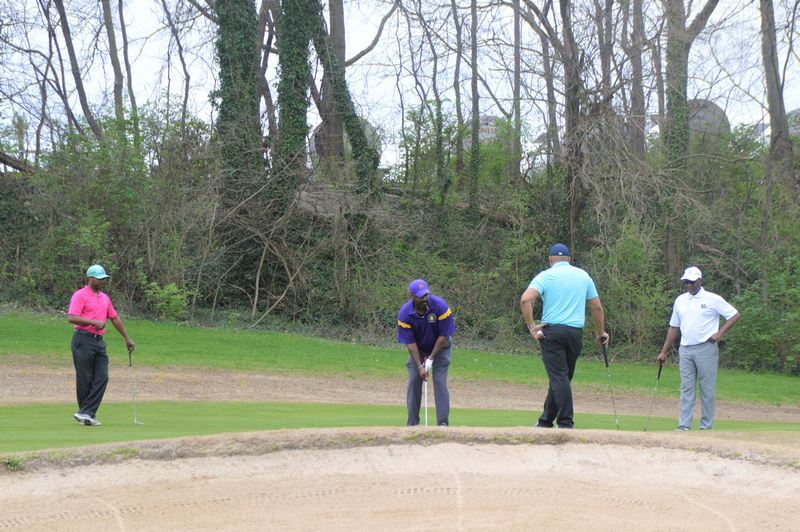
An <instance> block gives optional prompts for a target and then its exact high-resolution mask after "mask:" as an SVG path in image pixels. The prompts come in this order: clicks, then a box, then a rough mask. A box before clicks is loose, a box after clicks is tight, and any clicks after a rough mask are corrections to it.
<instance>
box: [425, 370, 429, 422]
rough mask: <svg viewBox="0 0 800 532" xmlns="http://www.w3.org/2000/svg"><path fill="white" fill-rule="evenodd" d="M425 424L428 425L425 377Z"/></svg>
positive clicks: (426, 381)
mask: <svg viewBox="0 0 800 532" xmlns="http://www.w3.org/2000/svg"><path fill="white" fill-rule="evenodd" d="M425 426H426V427H427V426H428V379H425Z"/></svg>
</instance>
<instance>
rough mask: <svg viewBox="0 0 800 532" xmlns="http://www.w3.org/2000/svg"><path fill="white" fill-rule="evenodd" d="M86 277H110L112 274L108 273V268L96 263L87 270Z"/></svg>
mask: <svg viewBox="0 0 800 532" xmlns="http://www.w3.org/2000/svg"><path fill="white" fill-rule="evenodd" d="M86 277H94V278H95V279H108V278H109V277H111V276H110V275H108V274H107V273H106V270H105V269H104V268H103V267H102V266H100V265H99V264H95V265H93V266H89V269H88V270H86Z"/></svg>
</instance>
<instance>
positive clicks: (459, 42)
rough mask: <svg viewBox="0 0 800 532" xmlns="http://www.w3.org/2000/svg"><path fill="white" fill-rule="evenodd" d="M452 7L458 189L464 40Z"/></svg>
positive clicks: (452, 1)
mask: <svg viewBox="0 0 800 532" xmlns="http://www.w3.org/2000/svg"><path fill="white" fill-rule="evenodd" d="M450 6H451V7H452V9H453V25H454V27H455V30H456V58H455V63H456V64H455V67H454V73H453V94H454V96H455V102H454V103H453V104H454V105H455V107H456V138H455V152H456V175H457V176H458V189H459V190H463V189H464V148H463V146H464V137H463V135H464V114H463V113H462V112H461V62H462V60H463V53H464V52H463V51H464V42H463V39H462V37H461V17H459V16H458V6H457V4H456V0H450Z"/></svg>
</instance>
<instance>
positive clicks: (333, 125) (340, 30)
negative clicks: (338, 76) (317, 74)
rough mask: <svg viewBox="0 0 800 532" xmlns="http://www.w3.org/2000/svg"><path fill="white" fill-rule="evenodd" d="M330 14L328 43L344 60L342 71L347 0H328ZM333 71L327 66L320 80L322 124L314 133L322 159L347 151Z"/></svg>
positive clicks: (338, 57) (339, 58) (339, 57)
mask: <svg viewBox="0 0 800 532" xmlns="http://www.w3.org/2000/svg"><path fill="white" fill-rule="evenodd" d="M328 12H329V16H330V28H329V31H330V34H329V37H328V45H329V47H330V49H331V50H332V51H333V53H334V54H336V57H337V59H338V60H339V62H340V63H341V64H342V73H343V74H344V70H345V66H344V62H345V55H344V54H345V28H344V1H343V0H330V2H329V3H328ZM330 76H331V74H330V72H329V71H328V70H325V72H323V74H322V82H321V84H320V103H321V104H322V105H321V106H320V108H319V113H320V118H321V119H322V124H321V126H320V128H319V131H318V133H317V134H316V135H315V139H314V144H315V147H316V150H317V154H318V155H319V156H320V157H321V158H323V159H332V158H336V159H340V158H341V157H342V156H343V155H344V121H343V120H342V115H341V114H340V113H339V112H338V110H337V107H336V96H335V95H334V89H333V86H332V84H331V77H330Z"/></svg>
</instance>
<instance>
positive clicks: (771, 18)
mask: <svg viewBox="0 0 800 532" xmlns="http://www.w3.org/2000/svg"><path fill="white" fill-rule="evenodd" d="M760 6H761V55H762V58H763V61H764V77H765V81H766V84H767V103H768V104H769V129H770V143H769V166H770V167H773V168H774V169H775V171H776V172H777V173H778V174H779V176H780V178H781V179H783V180H784V182H786V183H787V185H788V186H789V190H791V191H793V192H795V193H796V192H797V186H798V185H800V182H798V180H797V179H798V176H797V175H796V174H795V171H794V152H793V150H792V141H791V137H790V136H789V122H788V120H787V119H786V107H785V105H784V101H783V81H782V80H781V73H780V69H779V67H778V45H777V42H776V37H775V11H774V8H773V5H772V0H761V4H760Z"/></svg>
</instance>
